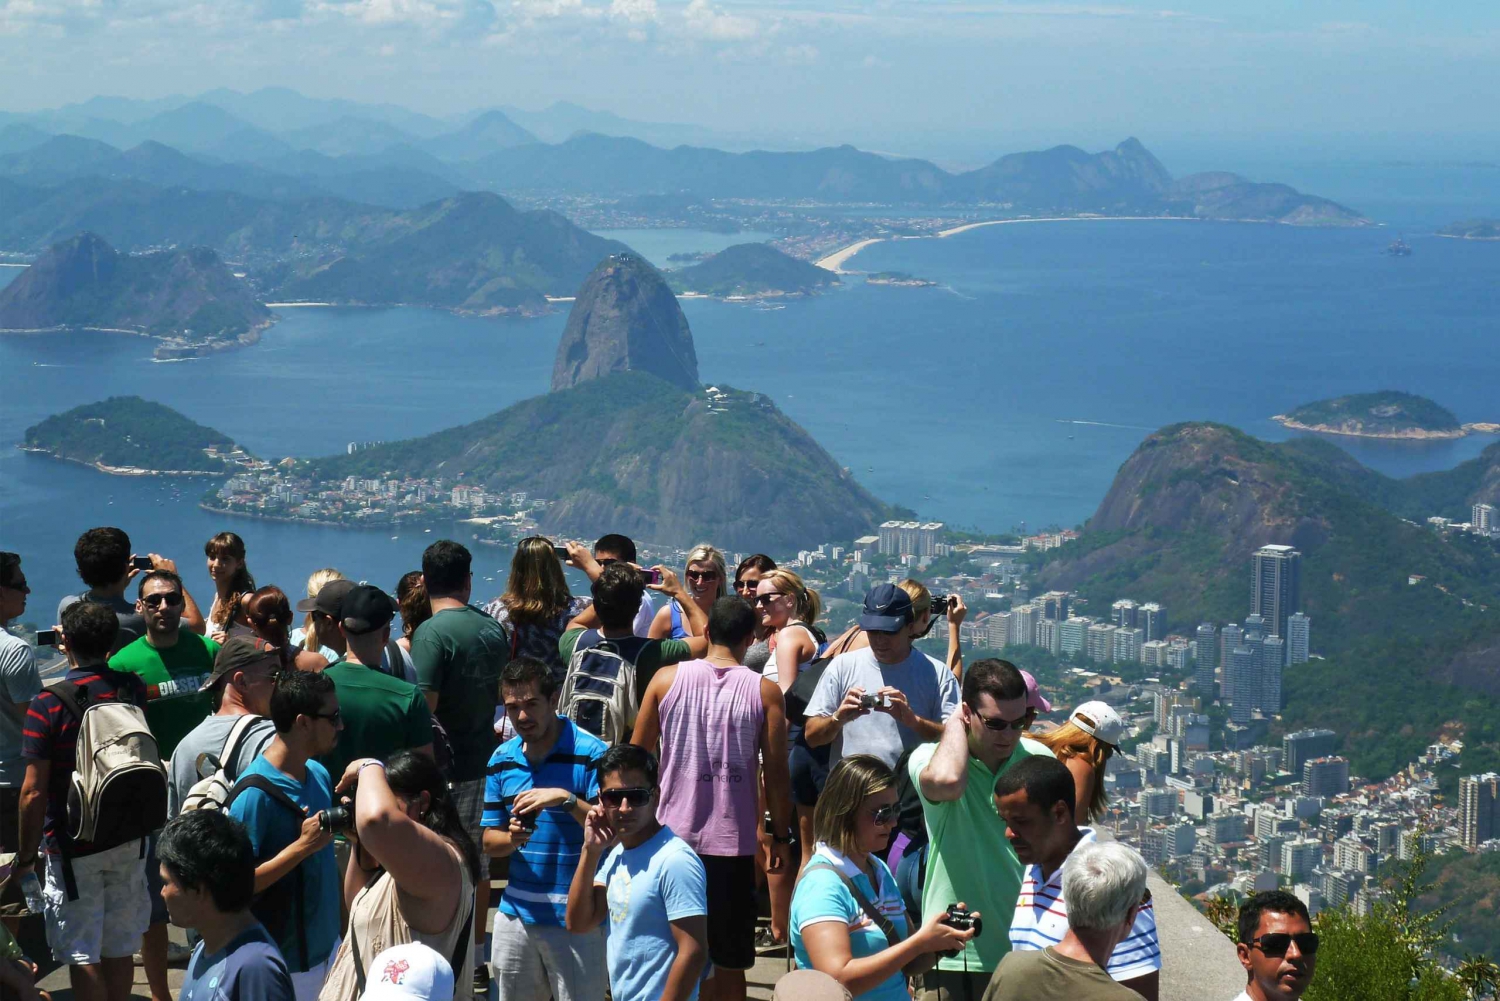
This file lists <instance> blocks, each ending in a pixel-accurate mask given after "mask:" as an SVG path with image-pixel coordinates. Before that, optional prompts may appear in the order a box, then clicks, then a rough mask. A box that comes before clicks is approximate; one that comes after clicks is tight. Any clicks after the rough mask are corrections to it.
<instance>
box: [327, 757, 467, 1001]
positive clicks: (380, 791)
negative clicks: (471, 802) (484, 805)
mask: <svg viewBox="0 0 1500 1001" xmlns="http://www.w3.org/2000/svg"><path fill="white" fill-rule="evenodd" d="M336 794H342V796H343V797H344V801H345V803H346V804H347V805H348V807H349V810H350V812H351V813H352V814H353V821H354V824H353V830H352V831H350V832H349V835H350V840H351V841H353V842H354V852H353V854H352V856H351V857H350V859H349V867H348V868H347V869H346V870H345V872H344V900H345V901H346V902H347V904H348V906H349V930H348V932H347V934H345V936H344V941H343V944H342V945H340V946H339V951H338V953H337V955H335V956H334V959H333V964H332V966H331V967H330V968H329V970H328V980H327V981H326V982H325V983H324V984H323V990H322V991H321V992H320V993H319V994H318V999H319V1001H358V999H359V998H360V997H361V996H362V995H363V994H364V993H365V985H366V983H367V982H373V981H374V980H375V979H378V976H379V971H374V972H372V971H371V970H370V964H371V962H372V961H373V960H374V959H375V957H376V956H378V955H379V954H380V953H381V952H383V951H384V950H386V949H389V948H391V947H392V946H396V945H405V944H407V943H408V942H419V943H421V944H422V945H425V946H427V947H429V948H431V949H433V950H435V951H436V952H437V954H438V955H440V956H442V957H443V958H444V959H446V960H448V962H449V964H450V965H451V966H452V968H453V969H454V971H456V972H458V973H460V974H461V973H462V972H463V971H467V970H472V969H473V968H474V955H473V954H474V936H473V934H472V931H473V925H474V922H475V921H483V920H484V919H485V916H484V915H476V914H475V913H474V884H475V882H476V881H477V880H478V879H479V875H480V869H479V851H478V849H477V848H475V846H474V842H473V841H471V840H469V836H468V835H467V834H466V833H464V825H463V821H462V819H461V818H460V817H459V815H458V811H457V809H456V808H455V807H454V804H453V799H452V795H451V793H450V792H449V791H448V783H447V781H446V780H445V779H444V778H443V773H442V772H441V771H440V770H439V769H438V766H437V762H435V761H433V759H432V758H431V757H429V756H428V755H426V754H423V753H421V752H418V751H397V752H396V753H395V754H393V755H391V757H390V759H389V760H388V761H386V762H384V763H382V762H380V761H378V760H376V759H374V758H359V759H356V760H355V761H352V762H350V763H349V767H348V768H346V769H345V770H344V775H343V777H342V778H341V779H339V783H338V786H337V788H336ZM444 996H445V997H446V995H444ZM472 996H473V994H472V985H471V983H470V980H469V978H468V977H465V976H462V975H460V976H456V977H454V981H453V997H454V999H455V1001H468V999H469V998H471V997H472Z"/></svg>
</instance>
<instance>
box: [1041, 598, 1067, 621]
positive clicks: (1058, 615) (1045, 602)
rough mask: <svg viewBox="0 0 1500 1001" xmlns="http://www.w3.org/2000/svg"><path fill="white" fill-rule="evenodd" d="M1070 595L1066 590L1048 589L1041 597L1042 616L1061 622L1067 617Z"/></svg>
mask: <svg viewBox="0 0 1500 1001" xmlns="http://www.w3.org/2000/svg"><path fill="white" fill-rule="evenodd" d="M1072 597H1073V596H1072V595H1071V594H1069V593H1068V592H1067V591H1048V592H1047V593H1046V594H1044V595H1042V597H1041V603H1042V617H1043V618H1045V619H1051V620H1053V621H1054V622H1062V621H1063V620H1065V619H1066V618H1067V617H1068V610H1069V608H1070V607H1071V604H1072Z"/></svg>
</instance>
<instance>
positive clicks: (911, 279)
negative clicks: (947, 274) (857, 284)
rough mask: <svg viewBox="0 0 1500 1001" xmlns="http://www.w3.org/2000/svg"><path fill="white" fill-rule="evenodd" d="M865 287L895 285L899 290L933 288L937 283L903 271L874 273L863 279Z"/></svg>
mask: <svg viewBox="0 0 1500 1001" xmlns="http://www.w3.org/2000/svg"><path fill="white" fill-rule="evenodd" d="M865 284H866V285H895V286H898V287H900V288H933V287H934V286H936V285H937V282H935V281H933V280H931V279H930V278H918V277H917V276H916V275H909V274H907V273H906V272H905V271H876V272H875V273H874V274H871V275H868V276H866V278H865Z"/></svg>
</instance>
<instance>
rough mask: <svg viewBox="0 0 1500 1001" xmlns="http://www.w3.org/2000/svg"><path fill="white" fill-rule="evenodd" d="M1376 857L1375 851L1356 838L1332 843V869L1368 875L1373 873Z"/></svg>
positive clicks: (1342, 839)
mask: <svg viewBox="0 0 1500 1001" xmlns="http://www.w3.org/2000/svg"><path fill="white" fill-rule="evenodd" d="M1377 859H1378V856H1377V855H1376V854H1375V849H1373V848H1371V847H1370V846H1369V845H1367V844H1365V843H1364V842H1363V841H1360V840H1359V839H1358V838H1339V839H1338V840H1337V841H1335V842H1334V843H1333V867H1334V868H1335V869H1342V870H1344V871H1345V872H1362V873H1364V874H1365V875H1367V876H1368V875H1370V874H1371V873H1373V872H1374V871H1375V864H1376V861H1377Z"/></svg>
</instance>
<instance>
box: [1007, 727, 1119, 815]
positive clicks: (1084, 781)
mask: <svg viewBox="0 0 1500 1001" xmlns="http://www.w3.org/2000/svg"><path fill="white" fill-rule="evenodd" d="M1028 736H1030V737H1031V739H1033V740H1035V741H1037V742H1038V743H1040V744H1045V745H1046V746H1047V748H1048V749H1049V750H1051V751H1052V753H1053V754H1054V755H1055V756H1056V757H1057V760H1058V761H1061V762H1062V763H1063V764H1064V765H1067V766H1068V771H1069V772H1071V773H1072V775H1073V786H1074V793H1075V798H1074V800H1073V802H1074V804H1075V806H1074V811H1073V812H1074V820H1075V821H1076V823H1077V824H1078V825H1079V826H1080V827H1089V826H1091V825H1093V824H1094V823H1095V822H1097V821H1098V819H1099V818H1100V817H1101V816H1103V815H1104V807H1105V806H1106V805H1107V803H1108V801H1109V795H1108V794H1107V793H1106V792H1105V791H1104V771H1105V767H1106V766H1107V765H1108V764H1109V759H1110V758H1111V757H1113V756H1114V753H1115V751H1117V750H1119V748H1120V741H1121V740H1122V739H1124V737H1125V721H1124V720H1122V719H1120V716H1119V714H1118V713H1116V712H1115V711H1114V710H1113V709H1111V708H1110V707H1109V705H1108V704H1106V703H1104V702H1085V703H1084V704H1083V705H1081V706H1079V707H1078V708H1077V709H1074V710H1073V712H1072V713H1071V714H1069V716H1068V719H1067V722H1065V723H1063V725H1062V726H1060V727H1057V728H1056V729H1054V730H1049V731H1048V732H1046V733H1033V734H1028Z"/></svg>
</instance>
